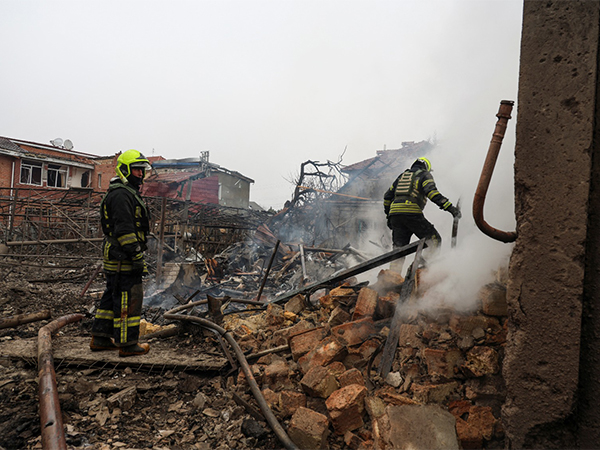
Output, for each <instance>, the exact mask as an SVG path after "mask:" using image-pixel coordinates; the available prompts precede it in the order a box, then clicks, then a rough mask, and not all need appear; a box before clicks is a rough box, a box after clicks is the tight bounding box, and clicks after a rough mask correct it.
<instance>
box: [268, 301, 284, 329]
mask: <svg viewBox="0 0 600 450" xmlns="http://www.w3.org/2000/svg"><path fill="white" fill-rule="evenodd" d="M265 320H266V322H267V325H269V326H272V327H273V326H278V325H281V324H282V323H283V322H284V321H285V318H284V317H283V308H282V307H281V306H279V305H277V304H275V303H269V304H268V306H267V310H266V315H265Z"/></svg>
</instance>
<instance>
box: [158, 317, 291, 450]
mask: <svg viewBox="0 0 600 450" xmlns="http://www.w3.org/2000/svg"><path fill="white" fill-rule="evenodd" d="M172 311H173V310H171V311H167V312H166V313H165V314H164V316H163V317H164V318H165V319H168V320H187V321H191V322H195V323H196V324H198V325H200V326H202V327H204V328H208V329H210V330H212V331H215V332H217V333H219V335H220V336H221V337H223V338H225V340H226V341H227V342H228V343H229V345H231V347H232V348H233V351H234V352H235V356H236V358H237V360H238V362H239V363H240V367H241V368H242V371H243V372H244V375H245V376H246V380H247V381H248V385H249V386H250V390H251V391H252V394H253V395H254V398H255V399H256V401H257V403H258V406H259V407H260V410H261V412H262V413H263V415H264V416H265V419H266V421H267V423H268V424H269V426H270V427H271V429H272V430H273V432H274V433H275V435H276V436H277V438H278V439H279V441H280V442H281V443H282V444H283V445H284V446H285V448H287V449H289V450H299V449H298V447H297V446H296V444H294V443H293V442H292V440H291V439H290V437H289V436H288V435H287V433H286V432H285V430H284V429H283V427H282V426H281V425H280V424H279V422H278V420H277V418H276V417H275V415H274V414H273V411H271V408H270V407H269V405H268V404H267V401H266V400H265V397H264V396H263V394H262V392H261V391H260V387H259V386H258V383H257V382H256V380H255V379H254V376H253V375H252V370H251V369H250V365H249V364H248V361H247V360H246V356H245V355H244V352H243V351H242V349H241V348H240V346H239V345H238V343H237V342H236V341H235V339H234V338H233V336H232V335H231V333H230V332H229V331H227V330H226V329H225V328H222V327H220V326H219V325H217V324H215V323H214V322H211V321H210V320H206V319H202V318H201V317H196V316H186V315H183V314H173V313H172Z"/></svg>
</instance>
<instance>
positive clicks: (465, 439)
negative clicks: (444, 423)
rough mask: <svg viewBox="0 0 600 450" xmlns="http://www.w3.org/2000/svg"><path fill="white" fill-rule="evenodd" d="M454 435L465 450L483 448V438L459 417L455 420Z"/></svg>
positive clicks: (475, 429)
mask: <svg viewBox="0 0 600 450" xmlns="http://www.w3.org/2000/svg"><path fill="white" fill-rule="evenodd" d="M456 435H457V437H458V440H459V441H460V445H461V447H462V448H463V449H465V450H470V449H480V448H483V436H482V435H481V433H480V432H479V430H477V428H475V427H474V426H472V425H469V424H468V423H467V422H466V421H465V420H463V419H461V418H460V417H458V418H457V419H456Z"/></svg>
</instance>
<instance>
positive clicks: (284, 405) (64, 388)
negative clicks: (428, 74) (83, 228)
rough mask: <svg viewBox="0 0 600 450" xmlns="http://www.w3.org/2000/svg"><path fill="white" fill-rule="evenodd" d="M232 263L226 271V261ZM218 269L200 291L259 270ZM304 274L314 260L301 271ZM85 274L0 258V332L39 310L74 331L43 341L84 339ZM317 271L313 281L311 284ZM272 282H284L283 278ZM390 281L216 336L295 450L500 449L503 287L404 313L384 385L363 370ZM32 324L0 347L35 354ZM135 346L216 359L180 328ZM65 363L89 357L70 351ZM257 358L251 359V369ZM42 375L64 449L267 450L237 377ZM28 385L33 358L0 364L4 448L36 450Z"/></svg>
mask: <svg viewBox="0 0 600 450" xmlns="http://www.w3.org/2000/svg"><path fill="white" fill-rule="evenodd" d="M288 250H289V249H288ZM290 255H291V253H290V254H287V255H284V257H283V258H281V260H280V262H279V265H278V266H276V267H275V266H274V272H273V278H277V276H280V278H281V279H277V281H276V282H275V283H274V284H275V285H274V286H271V289H272V290H273V292H280V291H281V290H282V289H283V290H284V291H285V290H286V289H289V288H290V287H291V286H292V285H293V283H292V282H291V281H289V278H290V277H295V279H296V280H297V279H298V278H302V272H301V271H300V268H299V267H300V265H299V262H298V261H297V260H296V261H295V262H294V264H295V265H294V266H293V267H294V268H295V269H294V270H292V265H291V263H289V262H290V260H291V259H292V258H293V257H292V256H290ZM234 259H235V260H237V261H240V259H241V257H240V255H239V253H238V254H236V255H235V258H234ZM325 259H326V258H325ZM216 260H217V261H219V258H216ZM288 263H289V264H288ZM51 264H53V265H51ZM219 264H220V265H221V266H222V269H223V270H224V272H225V273H224V274H219V277H222V278H220V280H219V281H212V282H211V281H207V279H206V276H204V277H203V281H202V286H206V285H210V284H211V283H212V284H214V285H217V286H220V287H223V286H225V287H230V289H229V290H226V291H225V293H226V294H227V295H233V294H232V292H233V293H235V292H243V291H244V290H245V291H247V292H250V297H251V296H252V293H254V294H255V293H256V287H257V286H258V283H259V281H260V277H259V276H257V271H256V268H257V267H259V266H260V264H263V266H264V258H263V261H261V262H260V263H259V262H255V264H254V266H251V265H247V266H244V267H234V266H232V265H228V264H224V262H223V261H220V263H219ZM286 264H287V266H286ZM311 264H312V265H313V266H318V265H319V264H320V262H319V261H318V260H317V259H316V258H313V259H312V260H311ZM96 265H97V261H94V260H91V259H84V260H73V259H57V260H52V259H45V260H43V261H35V262H25V261H22V260H17V259H11V258H9V257H5V258H4V259H3V260H1V261H0V274H1V275H0V318H6V317H9V316H14V315H17V314H26V313H34V312H37V311H40V310H44V309H49V310H50V311H51V313H52V319H56V318H58V317H61V316H63V315H66V314H72V313H82V314H84V315H85V318H84V320H83V321H81V322H79V323H75V324H70V325H67V326H65V327H64V328H62V329H61V330H60V332H59V334H60V336H61V339H65V338H67V337H70V336H72V337H73V338H81V337H89V330H90V327H91V321H92V317H93V316H92V311H93V306H94V302H95V297H97V295H95V294H97V293H99V292H101V291H102V289H103V278H102V276H101V275H100V276H99V277H98V278H97V279H96V280H95V282H94V283H93V284H92V286H91V287H90V288H89V289H88V290H87V291H86V294H85V295H83V296H82V295H81V293H82V290H83V287H84V286H85V284H86V282H87V281H88V280H89V279H90V276H91V275H92V273H93V271H94V269H95V267H96ZM41 266H43V267H41ZM207 267H208V265H207ZM283 269H285V270H283ZM318 269H319V267H314V268H313V270H316V273H317V274H318ZM335 269H336V268H335V267H334V265H332V264H331V262H330V261H327V263H323V264H322V270H323V274H326V276H329V275H330V274H331V273H332V272H333V271H334V270H335ZM277 270H279V272H277ZM228 272H229V273H228ZM284 272H289V276H287V278H286V277H283V275H284ZM312 273H313V274H314V273H315V272H314V271H313V272H312ZM298 274H300V275H298ZM313 276H314V275H313ZM317 276H318V275H317ZM326 276H325V277H323V278H326ZM187 277H188V278H189V274H187ZM284 278H285V279H284ZM249 280H251V281H249ZM286 280H288V281H286ZM188 281H189V280H188ZM150 282H151V280H149V281H148V283H150ZM402 282H403V279H402V277H401V276H400V275H399V274H395V273H394V272H391V271H389V270H383V268H382V270H381V271H380V272H379V276H378V280H377V282H376V283H374V284H372V285H369V286H365V285H364V284H362V285H356V284H355V283H356V280H348V282H347V283H346V284H345V285H343V286H339V287H336V288H333V289H322V290H320V291H318V292H316V293H313V295H312V296H311V297H310V301H309V303H308V304H307V302H306V301H305V299H304V298H303V296H297V297H294V298H292V299H291V300H289V301H287V302H286V303H283V304H281V305H279V304H271V305H269V306H268V307H267V308H263V309H262V310H257V311H254V312H252V313H249V312H243V313H235V312H232V311H230V310H229V311H227V313H226V314H225V316H224V317H223V321H222V326H223V327H225V328H226V329H228V330H230V331H231V333H232V335H233V337H234V338H235V339H236V341H237V342H238V343H239V344H240V346H241V347H242V349H243V350H244V352H245V354H246V355H247V356H248V358H249V361H248V362H249V364H250V367H251V370H252V373H253V376H254V378H255V380H256V381H257V383H258V384H259V386H260V388H261V390H262V393H263V395H264V398H265V400H266V401H267V403H268V404H269V405H270V407H271V409H272V410H273V412H274V414H275V416H276V417H277V419H278V420H279V421H280V423H281V424H282V426H283V428H284V429H285V430H286V432H287V433H288V435H289V436H290V438H291V439H292V440H293V441H294V442H295V443H296V445H297V446H298V447H299V448H333V449H335V448H338V449H341V448H354V449H359V448H361V449H367V448H401V447H402V446H404V448H409V447H410V446H411V445H412V448H489V449H492V448H503V446H504V438H503V431H502V426H501V423H500V420H499V418H500V407H501V405H502V402H503V399H504V386H503V382H502V378H501V374H500V367H501V362H502V357H503V348H504V343H505V339H506V317H505V316H506V299H505V282H506V280H505V279H503V277H502V276H501V275H498V277H497V279H496V280H495V281H492V282H490V283H489V284H487V285H486V286H482V290H481V292H480V295H479V299H477V304H478V309H477V310H475V311H472V312H470V313H468V314H464V313H463V314H458V313H456V312H454V311H452V310H449V309H445V308H443V307H440V308H438V309H437V310H435V311H428V312H427V313H425V312H423V311H420V310H419V309H418V306H416V307H414V308H407V309H406V313H405V314H404V315H403V317H402V324H401V325H400V328H399V333H400V337H399V339H398V348H397V351H396V354H395V358H394V360H393V364H392V368H391V371H390V374H389V375H388V376H387V377H386V378H385V379H381V378H380V377H379V376H378V374H377V372H378V371H377V368H378V367H379V363H380V360H381V350H382V348H383V345H384V344H385V342H386V339H387V336H388V334H389V332H390V327H391V325H392V316H393V314H394V305H395V304H396V301H397V299H398V297H399V292H400V290H401V287H402ZM287 283H289V284H287ZM188 284H189V283H188ZM182 285H183V286H184V287H185V286H186V282H184V283H182ZM426 291H427V286H424V285H422V284H420V285H418V289H417V293H416V294H414V295H413V296H412V298H411V299H410V300H409V301H408V302H407V305H418V297H419V295H423V294H424V293H425V292H426ZM182 292H184V294H181V293H180V294H177V293H176V292H174V291H169V290H166V291H164V293H163V294H164V296H165V297H169V299H170V300H173V295H174V294H177V295H178V296H179V297H180V300H176V301H175V303H173V302H171V303H170V307H172V306H173V305H174V304H179V303H182V302H181V298H182V295H183V300H185V298H188V297H190V295H189V294H190V293H191V292H194V289H191V288H189V286H188V288H187V291H186V290H185V289H184V290H183V291H182ZM153 298H154V299H156V295H154V297H153ZM200 298H201V296H200V295H198V296H197V297H196V298H194V299H193V300H192V301H195V300H198V299H200ZM167 303H168V302H167ZM474 303H475V302H474ZM248 308H249V309H250V308H252V307H250V306H249V307H248ZM254 309H256V308H254ZM162 312H164V311H162V310H160V309H159V305H154V306H152V307H151V308H146V309H145V311H144V318H145V319H146V320H147V321H149V322H152V323H155V324H158V325H167V324H168V323H167V321H165V320H164V318H162ZM48 322H49V320H44V321H39V322H34V323H30V324H24V325H20V326H18V327H16V328H5V329H0V344H1V345H10V344H11V342H15V341H18V340H28V339H29V340H32V339H33V340H35V339H37V332H38V330H39V328H40V327H41V326H43V325H46V324H47V323H48ZM150 343H151V346H152V347H153V348H158V347H161V348H163V349H164V348H166V349H168V350H169V351H172V353H173V354H179V353H188V354H195V353H197V354H208V355H218V354H221V355H222V351H221V346H220V344H219V343H218V341H217V339H216V337H215V335H214V334H213V333H210V332H207V331H205V330H202V329H199V328H197V327H195V326H194V325H190V324H185V325H182V326H181V329H180V331H179V333H178V334H176V335H175V336H171V337H165V338H155V339H153V340H150ZM269 350H271V351H272V352H269ZM152 351H153V350H152V348H151V352H152ZM81 352H82V353H83V352H89V349H88V348H87V346H85V345H84V346H83V348H81ZM259 352H263V353H259ZM257 354H258V355H260V354H262V355H263V356H260V357H253V355H257ZM134 358H135V359H137V358H139V359H140V360H142V359H143V358H144V357H134ZM128 359H129V358H128ZM165 359H167V358H165ZM167 362H168V361H165V363H167ZM55 366H56V367H55V369H56V378H57V383H58V390H59V399H60V407H61V411H62V414H63V420H64V425H65V429H66V438H67V444H68V446H69V448H77V449H78V448H94V449H96V448H98V449H112V448H115V449H117V448H119V449H128V448H135V449H142V448H165V449H167V448H168V449H194V448H196V449H218V448H222V449H225V448H236V449H247V448H253V449H273V448H282V445H281V443H280V442H279V440H278V439H277V438H276V437H275V434H274V433H273V432H272V430H271V429H270V428H269V426H268V425H267V423H266V422H265V421H264V420H261V417H260V413H259V412H257V411H259V408H258V404H257V403H256V401H255V399H254V398H253V396H252V395H251V392H250V389H249V387H248V384H247V382H246V377H245V376H244V375H243V373H242V372H241V371H240V370H239V369H238V370H231V367H230V366H227V367H226V368H225V369H224V370H221V371H219V372H201V371H194V370H185V369H176V370H165V369H164V368H161V367H155V368H151V369H150V370H146V369H147V368H143V369H142V368H136V367H131V366H128V367H124V366H123V367H120V366H117V367H114V366H112V365H109V364H107V365H106V366H104V367H102V366H98V365H95V366H90V365H87V366H86V365H81V364H80V365H73V364H68V361H64V362H60V361H56V362H55ZM36 377H37V361H36V359H35V358H32V357H30V356H29V357H26V356H23V357H21V358H15V357H14V356H11V357H7V356H6V355H3V354H2V353H1V352H0V447H2V448H4V449H32V448H41V438H40V421H39V411H38V391H37V389H38V385H37V380H36ZM403 427H404V428H403ZM402 430H404V431H402ZM432 436H436V437H435V439H438V440H437V441H436V440H435V439H434V438H433V437H432ZM427 439H434V440H427ZM407 440H408V441H407Z"/></svg>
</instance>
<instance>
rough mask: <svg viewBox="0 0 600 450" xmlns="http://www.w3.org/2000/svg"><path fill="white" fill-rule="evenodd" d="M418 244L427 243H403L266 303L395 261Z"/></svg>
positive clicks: (342, 279)
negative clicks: (398, 246) (403, 244)
mask: <svg viewBox="0 0 600 450" xmlns="http://www.w3.org/2000/svg"><path fill="white" fill-rule="evenodd" d="M419 245H423V246H424V247H426V246H427V245H426V244H425V242H424V239H421V240H420V241H417V242H413V243H412V244H408V245H405V246H404V247H400V248H396V249H394V250H392V251H391V252H388V253H384V254H383V255H380V256H377V257H376V258H373V259H370V260H368V261H365V262H362V263H360V264H358V265H356V266H354V267H351V268H349V269H346V270H344V271H342V272H340V273H338V274H336V275H333V276H332V277H330V278H327V279H326V280H322V281H317V282H315V283H312V284H309V285H308V286H304V287H302V288H300V289H297V290H294V291H291V292H288V293H287V294H283V295H282V296H280V297H277V298H276V299H273V300H270V301H269V302H268V303H281V302H284V301H287V300H289V299H291V298H292V297H295V296H296V295H298V294H304V293H306V292H311V291H315V290H317V289H320V288H322V287H327V286H331V285H335V284H337V283H340V282H342V281H344V280H345V279H347V278H350V277H353V276H356V275H359V274H361V273H364V272H367V271H369V270H371V269H374V268H376V267H379V266H381V265H383V264H387V263H389V262H392V261H395V260H396V259H399V258H403V257H405V256H407V255H410V254H412V253H415V252H416V251H417V248H418V247H419Z"/></svg>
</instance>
